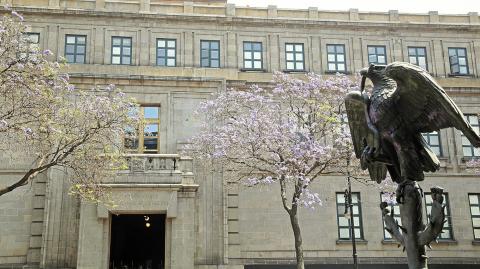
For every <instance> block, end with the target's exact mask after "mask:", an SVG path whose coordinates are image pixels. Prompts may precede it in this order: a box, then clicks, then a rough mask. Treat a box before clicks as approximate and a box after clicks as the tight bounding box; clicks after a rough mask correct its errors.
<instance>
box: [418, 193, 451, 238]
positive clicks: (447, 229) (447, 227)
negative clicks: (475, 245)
mask: <svg viewBox="0 0 480 269" xmlns="http://www.w3.org/2000/svg"><path fill="white" fill-rule="evenodd" d="M432 204H433V200H432V195H431V193H425V208H426V210H427V217H428V218H429V219H430V212H432ZM442 205H443V206H445V211H444V212H445V220H446V222H445V224H443V230H442V233H440V234H439V235H438V237H437V239H438V240H453V228H452V215H451V213H450V201H449V199H448V193H443V204H442Z"/></svg>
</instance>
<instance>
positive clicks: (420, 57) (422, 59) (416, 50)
mask: <svg viewBox="0 0 480 269" xmlns="http://www.w3.org/2000/svg"><path fill="white" fill-rule="evenodd" d="M408 61H409V62H410V63H411V64H414V65H418V66H420V67H421V68H423V69H425V70H428V66H427V49H426V48H425V47H408Z"/></svg>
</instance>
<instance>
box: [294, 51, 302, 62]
mask: <svg viewBox="0 0 480 269" xmlns="http://www.w3.org/2000/svg"><path fill="white" fill-rule="evenodd" d="M295 58H296V60H297V61H303V53H297V54H296V55H295Z"/></svg>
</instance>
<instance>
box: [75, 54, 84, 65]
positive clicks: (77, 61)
mask: <svg viewBox="0 0 480 269" xmlns="http://www.w3.org/2000/svg"><path fill="white" fill-rule="evenodd" d="M75 62H76V63H78V64H83V63H85V56H84V55H77V60H76V61H75Z"/></svg>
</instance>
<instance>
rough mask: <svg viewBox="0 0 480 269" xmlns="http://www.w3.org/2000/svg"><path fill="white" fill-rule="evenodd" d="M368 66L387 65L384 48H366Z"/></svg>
mask: <svg viewBox="0 0 480 269" xmlns="http://www.w3.org/2000/svg"><path fill="white" fill-rule="evenodd" d="M367 50H368V63H369V64H387V53H386V48H385V46H367Z"/></svg>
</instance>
